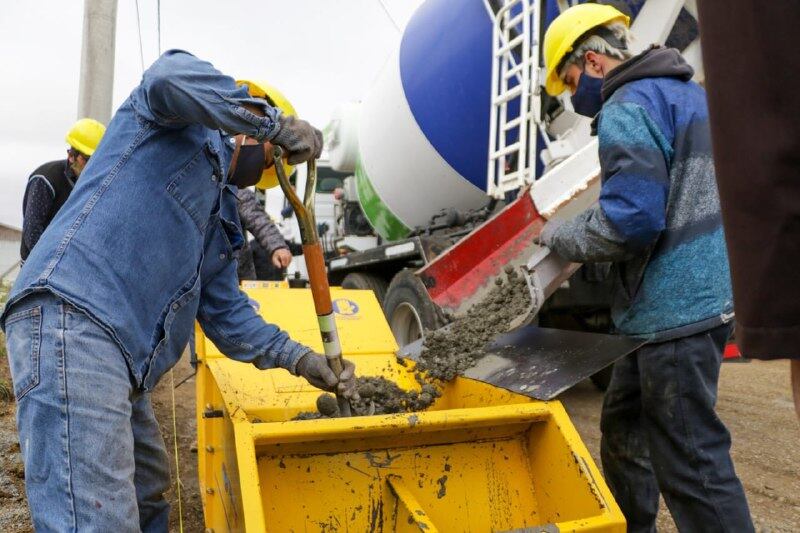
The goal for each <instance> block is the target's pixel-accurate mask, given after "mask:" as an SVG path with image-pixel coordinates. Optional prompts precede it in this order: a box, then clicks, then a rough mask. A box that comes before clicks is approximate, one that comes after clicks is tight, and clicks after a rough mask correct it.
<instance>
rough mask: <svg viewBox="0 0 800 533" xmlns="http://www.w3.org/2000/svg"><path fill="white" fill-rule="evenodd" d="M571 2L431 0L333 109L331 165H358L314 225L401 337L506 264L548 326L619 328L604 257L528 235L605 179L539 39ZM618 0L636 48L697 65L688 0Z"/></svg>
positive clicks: (331, 260) (470, 294) (571, 210)
mask: <svg viewBox="0 0 800 533" xmlns="http://www.w3.org/2000/svg"><path fill="white" fill-rule="evenodd" d="M570 3H575V2H567V1H565V0H562V1H556V0H539V1H536V0H485V1H481V0H469V1H464V0H428V1H427V2H425V3H424V4H422V5H421V6H420V7H419V9H418V10H417V11H416V12H415V14H414V15H413V17H412V18H411V20H410V21H409V23H408V26H407V27H406V29H405V31H404V33H403V36H402V39H401V42H400V45H399V47H398V48H397V50H395V52H394V53H393V54H392V55H391V56H390V57H389V59H388V60H387V62H386V65H385V67H384V69H383V71H382V72H381V73H380V75H379V76H378V78H377V80H376V81H375V83H374V85H373V86H372V88H371V89H370V91H369V92H368V94H367V95H366V96H365V97H364V99H363V101H361V102H360V103H350V104H344V105H342V106H340V107H339V108H338V109H337V110H336V111H335V112H334V115H333V118H332V120H331V123H330V124H329V126H328V128H327V131H326V143H327V146H326V148H327V154H328V164H329V166H330V167H331V169H333V170H336V171H339V172H342V173H345V174H346V175H349V177H347V178H345V179H344V180H343V183H342V187H341V188H337V190H336V191H335V193H334V196H335V198H336V200H335V202H334V205H333V209H334V213H333V220H332V221H330V222H328V223H327V224H325V225H324V227H321V228H320V231H321V233H323V240H324V241H326V242H327V243H328V258H327V259H328V272H329V278H330V281H331V283H333V284H337V285H342V286H343V287H345V288H357V289H372V290H373V291H374V292H375V294H376V296H377V297H378V299H379V301H380V302H381V304H382V305H383V309H384V312H385V314H386V317H387V319H388V321H389V325H390V327H391V329H392V332H393V333H394V335H395V338H396V340H397V342H398V344H399V345H401V346H403V345H405V344H408V343H410V342H412V341H414V340H416V339H418V338H420V337H421V336H422V335H423V332H424V331H426V330H431V329H435V328H437V327H440V326H442V325H443V324H445V323H446V322H448V320H449V317H450V316H451V315H458V314H459V313H461V312H463V311H465V310H466V309H467V308H468V307H469V306H470V305H472V304H474V303H476V302H477V301H479V300H480V298H481V296H482V295H483V293H484V292H485V290H486V289H487V288H489V287H491V286H492V280H493V278H495V277H496V276H498V275H499V274H500V273H501V272H502V269H503V268H504V267H505V266H506V265H508V264H511V265H513V266H515V267H516V266H519V267H525V269H526V270H527V275H528V279H529V288H530V290H531V296H532V298H533V301H534V305H533V309H532V313H536V312H537V311H538V320H539V323H540V324H541V325H548V326H555V327H560V328H564V329H586V330H593V331H600V332H603V331H606V330H607V329H608V328H609V327H610V320H609V314H608V297H607V294H608V291H609V287H608V283H607V282H606V277H605V275H604V274H605V272H604V269H603V266H602V265H600V266H598V265H592V266H589V265H587V266H586V267H584V268H580V269H579V265H574V264H573V265H570V264H567V263H565V262H563V261H562V260H559V259H558V258H557V257H550V256H549V255H548V254H546V253H543V250H540V249H538V247H536V246H535V245H533V242H532V241H533V237H534V236H535V235H536V234H538V231H539V229H540V228H541V226H542V224H543V223H544V221H545V219H549V218H551V217H556V218H558V217H565V218H569V217H572V216H574V215H575V214H577V213H578V212H580V211H582V210H583V209H586V208H587V207H588V206H590V205H591V204H592V203H593V202H595V201H596V200H597V196H598V191H599V177H598V174H599V162H598V159H597V142H596V140H595V139H594V138H593V137H592V136H591V135H590V124H589V122H590V121H589V120H588V119H587V118H585V117H582V116H580V115H578V114H576V113H574V112H573V110H572V106H571V104H570V101H569V99H568V98H564V97H561V98H551V97H548V96H547V95H546V93H545V92H544V90H543V88H542V84H543V76H542V74H541V71H542V61H541V56H540V48H539V42H540V41H541V37H542V36H543V34H544V30H545V29H546V27H547V25H548V24H549V22H550V21H551V20H552V19H553V18H555V16H556V15H557V14H558V12H559V11H560V10H562V9H564V8H566V7H568V5H569V4H570ZM620 4H621V5H622V8H623V9H625V8H627V10H628V11H629V13H630V14H631V16H632V19H633V26H632V30H633V32H634V35H636V37H637V44H638V46H639V47H640V48H642V49H643V48H645V47H647V46H649V45H650V44H651V43H666V44H667V45H669V46H673V47H676V48H678V49H680V50H681V51H682V52H683V54H684V56H685V58H686V59H687V61H688V62H689V63H690V64H692V65H693V66H694V68H695V72H696V73H697V74H696V77H697V78H699V79H701V80H702V77H703V70H702V64H701V61H700V51H699V36H698V31H697V21H696V11H695V6H694V2H693V1H688V2H685V1H682V0H648V1H646V2H645V1H643V0H627V1H625V2H617V3H616V5H617V6H620ZM556 289H558V290H556ZM553 293H555V294H554V295H553V297H551V298H549V299H548V297H550V296H551V294H553ZM545 299H547V302H545ZM602 381H603V378H598V384H601V385H602Z"/></svg>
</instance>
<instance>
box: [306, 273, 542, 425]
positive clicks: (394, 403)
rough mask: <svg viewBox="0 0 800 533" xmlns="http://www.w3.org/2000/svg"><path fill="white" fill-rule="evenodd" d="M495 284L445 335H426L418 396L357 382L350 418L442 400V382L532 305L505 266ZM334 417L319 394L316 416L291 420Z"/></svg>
mask: <svg viewBox="0 0 800 533" xmlns="http://www.w3.org/2000/svg"><path fill="white" fill-rule="evenodd" d="M494 283H495V286H494V287H493V288H492V290H490V291H489V293H488V294H487V295H486V298H484V299H483V300H482V301H481V302H480V303H478V304H475V305H474V306H473V307H471V308H470V309H469V311H467V313H466V314H465V315H464V316H463V317H460V318H458V319H456V320H455V321H454V322H452V323H451V324H450V325H449V327H448V330H447V331H441V330H440V331H433V332H427V333H426V336H425V344H424V347H423V349H422V354H421V355H420V358H419V361H418V363H417V372H416V374H415V377H416V379H417V381H418V382H419V384H420V385H421V386H422V389H421V390H420V391H406V390H403V389H401V388H400V387H398V386H397V384H396V383H394V382H392V381H389V380H387V379H385V378H381V377H360V378H357V381H358V393H359V395H360V396H361V400H359V401H357V402H353V403H352V408H353V413H354V414H355V415H356V416H364V415H372V414H376V415H380V414H391V413H410V412H414V411H422V410H425V409H427V408H428V407H429V406H430V405H431V404H432V403H433V402H434V401H435V400H436V398H438V397H439V396H441V390H440V385H441V383H442V382H443V381H450V380H452V379H454V378H455V377H456V376H459V375H461V374H463V373H464V372H465V371H466V370H467V369H469V368H471V367H472V366H473V365H474V364H475V362H476V361H477V360H478V359H480V358H481V357H482V356H483V355H484V352H483V348H484V346H486V344H488V342H489V341H490V340H492V339H493V338H494V337H495V336H496V335H498V334H500V333H504V332H506V331H508V329H509V324H510V323H511V322H512V321H513V320H514V319H515V318H518V317H520V316H522V315H523V314H524V313H525V312H526V311H527V309H528V307H529V306H530V295H529V294H528V288H527V287H526V284H525V278H524V277H523V276H522V274H520V273H519V272H518V271H517V270H515V269H514V268H513V267H510V266H508V267H506V268H505V279H503V277H498V278H497V279H496V280H495V281H494ZM401 363H405V361H403V360H401ZM336 416H339V410H338V408H337V406H336V401H335V399H334V397H333V396H332V395H330V394H323V395H322V396H320V397H319V398H318V399H317V412H306V413H300V414H299V415H298V416H297V417H295V418H294V420H311V419H316V418H331V417H336Z"/></svg>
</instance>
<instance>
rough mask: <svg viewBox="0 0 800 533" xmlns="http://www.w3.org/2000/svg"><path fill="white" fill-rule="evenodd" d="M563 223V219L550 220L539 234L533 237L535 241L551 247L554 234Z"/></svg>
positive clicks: (540, 244)
mask: <svg viewBox="0 0 800 533" xmlns="http://www.w3.org/2000/svg"><path fill="white" fill-rule="evenodd" d="M563 223H564V222H563V221H561V220H548V221H547V223H546V224H545V225H544V227H543V228H542V231H541V232H540V233H539V235H537V236H536V237H534V238H533V243H534V244H538V245H539V246H547V247H548V248H550V245H551V244H552V243H553V235H555V233H556V230H557V229H558V228H559V227H560V226H561V225H562V224H563Z"/></svg>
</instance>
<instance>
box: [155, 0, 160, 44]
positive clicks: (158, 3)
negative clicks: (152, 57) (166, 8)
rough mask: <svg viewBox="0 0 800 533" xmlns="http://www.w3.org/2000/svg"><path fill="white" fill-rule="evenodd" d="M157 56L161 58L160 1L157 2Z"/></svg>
mask: <svg viewBox="0 0 800 533" xmlns="http://www.w3.org/2000/svg"><path fill="white" fill-rule="evenodd" d="M156 5H157V6H158V56H159V57H161V0H158V2H157V4H156Z"/></svg>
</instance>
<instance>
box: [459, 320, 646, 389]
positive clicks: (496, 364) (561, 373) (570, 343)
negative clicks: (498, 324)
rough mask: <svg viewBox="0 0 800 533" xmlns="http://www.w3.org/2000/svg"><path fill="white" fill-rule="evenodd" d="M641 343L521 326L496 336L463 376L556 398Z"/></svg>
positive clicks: (627, 339)
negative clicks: (484, 353)
mask: <svg viewBox="0 0 800 533" xmlns="http://www.w3.org/2000/svg"><path fill="white" fill-rule="evenodd" d="M643 344H644V341H643V340H640V339H632V338H630V337H623V336H620V335H605V334H602V333H587V332H583V331H567V330H561V329H552V328H540V327H538V326H523V327H521V328H518V329H515V330H513V331H510V332H508V333H503V334H501V335H498V336H497V337H495V338H494V339H493V340H492V342H490V343H489V344H488V345H487V346H486V348H485V351H486V355H485V356H483V357H481V358H480V359H479V360H478V361H477V362H476V364H475V366H473V367H472V368H470V369H469V370H467V371H466V373H465V374H464V377H467V378H470V379H475V380H478V381H482V382H484V383H488V384H490V385H494V386H496V387H500V388H503V389H507V390H510V391H511V392H515V393H518V394H523V395H525V396H528V397H531V398H535V399H537V400H552V399H553V398H555V397H556V396H558V395H559V394H561V393H562V392H564V391H565V390H567V389H569V388H570V387H573V386H574V385H576V384H578V383H579V382H581V381H583V380H584V379H586V378H588V377H590V376H591V375H592V374H595V373H596V372H599V371H600V370H602V369H603V368H605V367H607V366H608V365H610V364H612V363H614V362H615V361H617V360H618V359H621V358H622V357H624V356H626V355H628V354H629V353H631V352H633V351H634V350H636V349H637V348H639V347H640V346H642V345H643Z"/></svg>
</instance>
